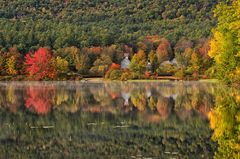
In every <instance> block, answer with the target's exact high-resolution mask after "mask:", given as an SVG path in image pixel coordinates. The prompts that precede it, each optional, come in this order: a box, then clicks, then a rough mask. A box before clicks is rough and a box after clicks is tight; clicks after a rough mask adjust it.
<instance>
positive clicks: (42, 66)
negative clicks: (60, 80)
mask: <svg viewBox="0 0 240 159" xmlns="http://www.w3.org/2000/svg"><path fill="white" fill-rule="evenodd" d="M52 59H53V58H52V55H51V53H50V52H49V51H48V50H47V49H45V48H39V49H38V50H37V51H36V52H35V53H34V54H33V55H31V54H30V53H28V54H27V55H26V56H25V60H26V61H25V65H26V72H27V74H28V76H29V77H30V78H31V79H34V80H41V79H46V78H50V79H53V78H54V77H56V75H57V71H56V68H55V66H54V63H53V60H52Z"/></svg>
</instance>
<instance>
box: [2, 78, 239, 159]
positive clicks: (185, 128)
mask: <svg viewBox="0 0 240 159" xmlns="http://www.w3.org/2000/svg"><path fill="white" fill-rule="evenodd" d="M239 101H240V93H239V90H238V89H235V88H228V87H226V86H223V85H221V84H219V83H214V82H167V81H166V82H92V83H91V82H0V119H1V120H0V122H1V123H0V127H1V129H0V142H1V145H0V158H148V159H150V158H181V159H182V158H194V159H197V158H213V157H215V158H218V157H219V158H221V157H222V156H224V155H225V156H227V155H229V154H230V153H232V154H234V155H237V156H238V155H239V152H238V150H239V147H238V146H239V145H238V144H237V143H238V142H239V137H238V138H237V136H238V135H239V130H240V127H239V121H240V113H239ZM218 105H219V106H218ZM226 114H227V116H226ZM224 115H225V116H224ZM226 135H227V137H226ZM229 139H231V141H228V140H229ZM228 142H231V143H229V144H227V143H228ZM233 144H236V145H235V147H231V145H233ZM224 146H225V147H227V148H229V149H227V150H228V151H227V152H225V147H224ZM236 147H237V148H236ZM230 150H231V152H230Z"/></svg>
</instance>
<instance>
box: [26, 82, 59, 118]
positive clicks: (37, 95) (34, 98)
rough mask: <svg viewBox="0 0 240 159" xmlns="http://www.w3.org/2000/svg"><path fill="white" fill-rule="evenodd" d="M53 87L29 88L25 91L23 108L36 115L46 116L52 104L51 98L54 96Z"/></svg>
mask: <svg viewBox="0 0 240 159" xmlns="http://www.w3.org/2000/svg"><path fill="white" fill-rule="evenodd" d="M54 91H55V89H54V87H53V86H48V87H46V86H30V87H28V88H27V89H26V94H25V106H26V108H27V109H30V110H33V111H35V112H36V113H38V114H47V113H49V112H50V110H51V108H52V106H53V103H52V98H53V97H54V95H55V92H54Z"/></svg>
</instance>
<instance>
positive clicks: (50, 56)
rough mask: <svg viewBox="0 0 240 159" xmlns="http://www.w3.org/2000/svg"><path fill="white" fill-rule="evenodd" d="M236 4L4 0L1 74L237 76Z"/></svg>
mask: <svg viewBox="0 0 240 159" xmlns="http://www.w3.org/2000/svg"><path fill="white" fill-rule="evenodd" d="M239 10H240V8H239V1H238V0H232V1H228V2H224V1H218V2H216V1H208V0H197V1H193V0H178V1H170V2H169V1H167V0H163V1H156V0H153V1H140V0H139V1H133V0H132V1H130V0H129V1H124V0H121V1H114V0H112V1H108V2H105V1H101V0H98V1H97V0H96V1H91V2H89V1H67V0H65V1H35V0H30V1H20V0H13V1H11V2H8V1H1V2H0V28H1V30H0V48H1V51H0V74H1V76H4V78H3V79H5V80H8V79H11V78H12V76H16V75H24V79H26V78H25V77H28V78H27V79H34V80H46V79H55V80H65V79H69V78H70V79H76V78H77V79H79V77H90V76H91V77H92V76H93V77H96V76H98V77H105V78H109V79H112V80H119V79H120V80H128V79H143V78H156V77H158V76H159V75H160V76H161V75H165V76H166V75H167V76H174V77H177V78H178V79H199V78H218V79H223V80H224V81H225V82H226V83H239V81H240V79H239V74H240V71H239V70H240V69H239V61H240V60H239V48H240V47H239V40H238V39H239V30H240V29H239V21H240V18H239ZM229 13H230V14H229ZM126 55H127V56H128V58H129V59H130V60H131V61H129V66H128V67H127V69H122V67H121V65H120V64H121V62H122V61H123V59H124V58H126ZM226 75H227V76H226ZM7 76H8V77H7ZM9 76H11V77H9ZM75 77H76V78H75ZM13 79H15V80H16V79H17V80H19V79H22V77H20V78H19V76H18V77H17V78H13ZM1 80H2V77H1Z"/></svg>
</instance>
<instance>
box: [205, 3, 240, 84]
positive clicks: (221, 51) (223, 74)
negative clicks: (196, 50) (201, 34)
mask: <svg viewBox="0 0 240 159" xmlns="http://www.w3.org/2000/svg"><path fill="white" fill-rule="evenodd" d="M214 15H215V16H216V17H217V20H218V24H217V27H216V28H214V29H213V38H212V40H211V42H210V51H209V56H210V57H212V58H214V60H215V65H214V70H215V72H214V74H213V75H214V76H215V77H217V78H219V79H222V80H224V81H225V82H227V83H237V84H239V83H240V71H239V70H240V1H239V0H233V1H232V2H229V3H219V4H218V5H217V7H216V8H215V10H214Z"/></svg>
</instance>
